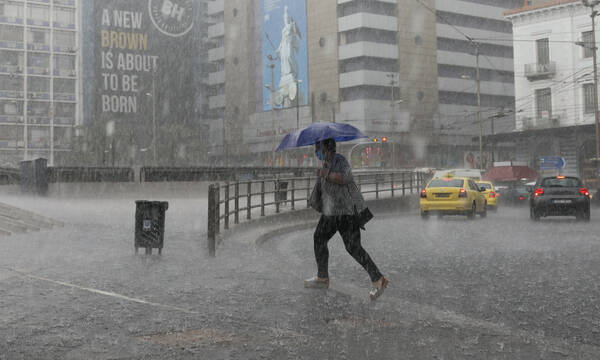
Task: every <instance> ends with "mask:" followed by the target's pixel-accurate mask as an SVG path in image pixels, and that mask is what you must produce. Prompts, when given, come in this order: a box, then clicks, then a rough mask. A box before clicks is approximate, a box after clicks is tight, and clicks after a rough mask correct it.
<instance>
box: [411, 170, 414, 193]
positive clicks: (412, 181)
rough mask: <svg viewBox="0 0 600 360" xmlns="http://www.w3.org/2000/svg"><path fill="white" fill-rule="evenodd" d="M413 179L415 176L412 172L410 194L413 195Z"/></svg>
mask: <svg viewBox="0 0 600 360" xmlns="http://www.w3.org/2000/svg"><path fill="white" fill-rule="evenodd" d="M414 177H415V174H414V173H413V172H411V173H410V193H411V194H412V193H413V178H414Z"/></svg>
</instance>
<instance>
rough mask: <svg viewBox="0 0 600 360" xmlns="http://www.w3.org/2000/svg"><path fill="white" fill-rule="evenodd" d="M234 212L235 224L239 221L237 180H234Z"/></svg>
mask: <svg viewBox="0 0 600 360" xmlns="http://www.w3.org/2000/svg"><path fill="white" fill-rule="evenodd" d="M234 191H235V201H234V205H235V214H234V222H235V223H236V224H239V223H240V183H239V182H238V181H236V182H235V189H234Z"/></svg>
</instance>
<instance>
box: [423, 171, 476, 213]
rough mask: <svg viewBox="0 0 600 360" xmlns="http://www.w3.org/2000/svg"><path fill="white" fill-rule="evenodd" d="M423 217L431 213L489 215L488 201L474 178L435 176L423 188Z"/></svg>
mask: <svg viewBox="0 0 600 360" xmlns="http://www.w3.org/2000/svg"><path fill="white" fill-rule="evenodd" d="M420 207H421V217H422V218H423V219H427V218H428V217H429V215H430V214H432V213H433V214H437V215H439V216H442V215H466V216H467V217H468V218H469V219H473V218H475V215H476V214H479V215H480V216H481V217H486V216H487V202H486V198H485V196H484V195H483V192H482V191H481V189H480V188H479V187H478V186H477V184H476V183H475V181H474V180H473V179H469V178H466V177H444V178H434V179H432V180H431V181H430V182H429V183H428V184H427V186H426V187H425V188H424V189H423V190H421V200H420Z"/></svg>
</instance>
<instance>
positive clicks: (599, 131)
mask: <svg viewBox="0 0 600 360" xmlns="http://www.w3.org/2000/svg"><path fill="white" fill-rule="evenodd" d="M581 2H582V3H583V5H585V6H587V7H589V8H590V9H591V14H590V17H591V18H592V47H591V49H592V54H593V60H594V120H595V123H596V160H597V161H598V160H599V159H600V114H598V57H597V50H598V47H597V46H596V16H597V15H598V11H596V10H595V9H594V7H595V6H596V5H598V4H600V0H581ZM576 44H577V45H581V46H584V47H586V46H589V45H588V44H584V43H582V42H578V43H576Z"/></svg>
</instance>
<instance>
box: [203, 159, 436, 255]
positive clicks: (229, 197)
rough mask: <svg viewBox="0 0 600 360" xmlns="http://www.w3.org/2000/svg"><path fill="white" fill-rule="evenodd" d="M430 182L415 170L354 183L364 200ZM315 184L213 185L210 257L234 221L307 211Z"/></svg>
mask: <svg viewBox="0 0 600 360" xmlns="http://www.w3.org/2000/svg"><path fill="white" fill-rule="evenodd" d="M427 179H428V174H425V173H420V172H414V171H385V172H381V171H380V172H369V173H361V174H354V181H355V182H356V184H357V185H358V187H359V189H360V192H361V193H362V194H363V197H364V198H365V200H373V199H375V200H377V199H380V198H382V197H385V198H393V197H396V196H405V195H409V194H417V193H419V191H420V190H421V188H422V186H424V184H425V183H426V180H427ZM316 181H317V178H316V177H315V176H308V177H289V178H273V179H264V180H248V181H235V182H225V183H216V184H211V185H210V186H209V189H208V227H207V229H208V232H207V241H208V249H209V254H210V255H211V256H215V252H216V235H217V234H219V233H220V231H221V228H223V230H228V229H229V228H230V227H231V223H232V222H233V224H239V223H240V218H242V217H243V218H245V219H246V220H251V219H252V218H253V217H264V216H267V215H268V214H278V213H280V212H281V211H282V207H287V206H288V205H289V211H294V210H298V209H300V208H302V209H306V208H308V207H309V204H308V199H309V198H310V194H311V191H312V189H313V186H314V184H315V182H316ZM288 195H289V197H288Z"/></svg>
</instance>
